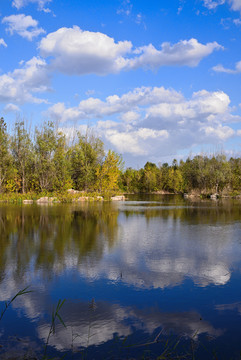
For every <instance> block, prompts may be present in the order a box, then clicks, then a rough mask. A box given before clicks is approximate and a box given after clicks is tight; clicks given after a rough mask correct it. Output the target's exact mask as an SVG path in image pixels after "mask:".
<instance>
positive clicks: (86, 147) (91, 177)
mask: <svg viewBox="0 0 241 360" xmlns="http://www.w3.org/2000/svg"><path fill="white" fill-rule="evenodd" d="M103 157H104V144H103V142H102V141H101V140H100V139H98V138H97V137H95V136H94V134H92V133H89V132H88V131H87V132H86V134H85V135H84V136H83V135H81V134H80V133H78V143H77V144H76V145H74V146H73V147H72V149H70V151H69V158H70V168H71V177H72V180H73V183H74V187H75V188H76V189H78V190H85V191H88V190H89V189H91V188H93V187H95V182H96V169H97V167H98V166H99V165H100V164H101V163H102V161H103Z"/></svg>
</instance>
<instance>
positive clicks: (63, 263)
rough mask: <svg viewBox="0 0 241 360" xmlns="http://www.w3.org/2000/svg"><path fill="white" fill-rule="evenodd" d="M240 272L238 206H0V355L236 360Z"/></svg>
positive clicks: (132, 200) (176, 200) (161, 202)
mask: <svg viewBox="0 0 241 360" xmlns="http://www.w3.org/2000/svg"><path fill="white" fill-rule="evenodd" d="M240 265H241V201H238V200H236V201H235V200H218V201H211V200H205V201H201V200H195V201H193V200H192V201H191V200H189V199H187V200H184V199H182V198H181V197H179V196H161V195H159V196H157V195H155V196H154V195H152V196H143V197H140V196H134V195H133V196H129V199H128V200H127V201H125V202H113V203H109V202H104V203H81V204H76V205H72V204H71V205H66V204H64V205H59V204H56V205H47V206H46V205H42V206H40V205H23V206H15V205H1V206H0V314H1V310H2V309H4V302H5V301H9V300H11V298H12V297H13V296H14V295H16V293H17V292H18V291H19V290H22V289H24V288H25V287H27V286H29V288H28V290H31V292H30V293H28V294H25V295H22V296H19V297H18V298H17V299H16V300H14V301H13V303H12V304H11V306H9V308H8V309H7V311H6V313H5V314H4V316H3V318H2V320H1V321H0V358H1V359H23V358H24V359H41V358H43V355H44V348H45V351H46V356H47V358H51V357H56V358H61V357H62V356H63V355H66V357H65V359H157V358H158V356H161V355H163V357H162V358H163V359H164V358H168V359H174V358H178V359H181V358H186V359H194V358H195V359H240V351H241V273H240V269H241V266H240ZM60 299H61V300H64V299H65V303H64V304H63V306H62V308H61V309H60V311H59V315H60V316H61V318H62V320H63V322H64V324H65V326H64V325H63V324H62V323H61V322H60V321H59V319H58V318H56V321H55V332H54V333H50V330H51V315H52V311H53V307H55V308H56V305H57V303H58V301H59V300H60ZM49 335H50V336H49ZM46 345H47V346H46ZM182 356H183V357H182Z"/></svg>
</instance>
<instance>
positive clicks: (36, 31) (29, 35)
mask: <svg viewBox="0 0 241 360" xmlns="http://www.w3.org/2000/svg"><path fill="white" fill-rule="evenodd" d="M2 23H3V24H7V29H6V31H8V32H9V33H10V34H11V35H13V34H14V33H16V34H18V35H20V36H22V37H23V38H25V39H27V40H29V41H32V40H33V38H34V37H36V36H39V35H40V34H43V33H45V31H44V29H42V28H39V27H38V21H37V20H34V19H33V18H32V16H29V15H28V16H26V15H24V14H18V15H10V16H6V17H4V18H3V20H2Z"/></svg>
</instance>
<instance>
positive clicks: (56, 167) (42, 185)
mask: <svg viewBox="0 0 241 360" xmlns="http://www.w3.org/2000/svg"><path fill="white" fill-rule="evenodd" d="M122 163H123V162H122V158H121V156H120V155H118V154H117V153H115V152H114V151H111V150H109V151H108V152H107V154H106V153H105V151H104V144H103V142H102V141H101V140H100V139H99V138H97V137H96V136H95V135H94V134H93V133H92V132H91V131H86V133H85V134H84V135H83V134H81V133H80V132H76V141H74V142H73V143H72V144H69V143H68V142H67V139H66V136H65V135H64V134H63V133H62V132H60V131H58V130H56V129H55V127H54V124H53V123H52V122H46V123H45V124H44V125H43V126H42V127H41V128H36V129H35V131H34V134H33V135H32V136H31V134H30V131H27V129H26V126H25V123H24V121H17V122H16V123H15V126H14V131H13V133H12V134H11V135H10V134H9V133H8V132H7V125H6V122H5V120H4V119H3V118H1V119H0V192H1V193H9V192H18V193H23V194H24V193H26V192H35V193H40V192H41V193H43V192H53V191H57V192H64V191H66V190H67V189H70V188H74V189H76V190H84V191H98V192H105V191H110V190H111V191H116V190H118V188H119V186H118V179H119V176H120V171H121V167H122Z"/></svg>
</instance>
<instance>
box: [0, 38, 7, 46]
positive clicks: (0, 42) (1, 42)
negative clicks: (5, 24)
mask: <svg viewBox="0 0 241 360" xmlns="http://www.w3.org/2000/svg"><path fill="white" fill-rule="evenodd" d="M1 45H2V46H4V47H7V44H6V43H5V41H4V39H0V46H1Z"/></svg>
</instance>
